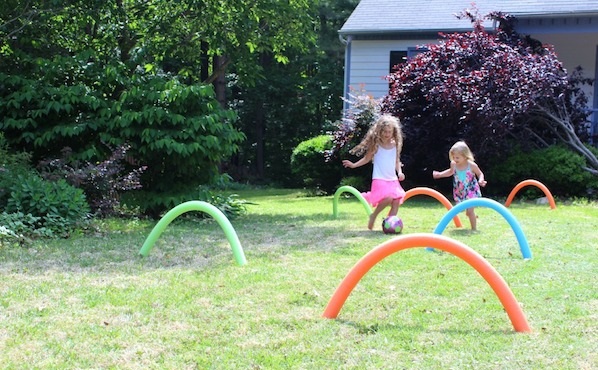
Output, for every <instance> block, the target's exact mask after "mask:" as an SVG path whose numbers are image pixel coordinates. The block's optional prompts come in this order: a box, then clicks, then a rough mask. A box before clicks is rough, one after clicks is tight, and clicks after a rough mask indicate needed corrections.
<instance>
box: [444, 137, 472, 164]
mask: <svg viewBox="0 0 598 370" xmlns="http://www.w3.org/2000/svg"><path fill="white" fill-rule="evenodd" d="M455 154H461V155H462V156H464V157H465V158H467V159H468V160H470V161H472V162H474V161H475V159H474V158H473V153H472V152H471V149H469V147H468V146H467V144H466V143H465V141H457V142H456V143H455V144H453V146H452V147H451V149H450V150H449V161H452V160H453V156H454V155H455Z"/></svg>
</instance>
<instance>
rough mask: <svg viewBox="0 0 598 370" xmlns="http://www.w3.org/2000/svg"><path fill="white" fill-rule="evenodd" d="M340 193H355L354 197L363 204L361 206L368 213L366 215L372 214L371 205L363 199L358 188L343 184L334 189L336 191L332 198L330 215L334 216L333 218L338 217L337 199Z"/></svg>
mask: <svg viewBox="0 0 598 370" xmlns="http://www.w3.org/2000/svg"><path fill="white" fill-rule="evenodd" d="M342 193H351V194H353V195H355V197H356V198H357V199H359V201H360V202H361V204H362V205H363V208H365V211H366V213H367V214H368V216H369V215H371V214H372V207H370V204H369V203H368V202H367V200H365V198H364V197H363V195H361V193H360V192H359V190H357V189H355V188H354V187H352V186H349V185H344V186H341V187H340V188H338V189H336V192H335V193H334V198H333V199H332V215H333V216H334V218H337V217H338V199H339V197H340V196H341V194H342Z"/></svg>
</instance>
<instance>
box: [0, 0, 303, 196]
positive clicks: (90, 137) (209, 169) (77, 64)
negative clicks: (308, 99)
mask: <svg viewBox="0 0 598 370" xmlns="http://www.w3.org/2000/svg"><path fill="white" fill-rule="evenodd" d="M310 6H311V2H309V1H293V2H289V3H285V2H272V1H267V0H257V1H254V0H252V1H248V0H231V1H226V2H206V1H199V0H183V1H157V0H156V1H141V0H109V1H99V0H96V1H75V0H73V1H35V0H32V1H18V0H9V2H7V3H5V4H4V5H2V6H0V13H1V14H0V25H1V26H0V42H1V43H2V47H1V48H0V58H1V59H0V70H1V71H2V72H1V73H0V85H1V86H2V87H3V88H2V90H1V91H0V95H1V96H0V98H1V99H2V100H1V103H0V116H1V117H3V118H2V119H1V120H0V130H2V131H4V132H5V133H6V137H7V139H8V140H9V141H10V143H11V145H12V146H13V147H15V148H18V149H24V150H27V151H31V152H32V153H33V154H34V158H35V159H36V160H39V159H41V158H45V157H48V156H54V157H55V156H57V154H58V153H59V151H60V150H61V149H62V147H64V146H67V145H68V146H70V147H71V148H72V149H73V152H74V153H75V154H76V155H79V156H80V158H81V159H85V160H92V159H95V160H101V159H102V156H106V155H107V154H108V153H102V148H105V147H106V146H105V145H103V144H109V145H112V146H116V145H121V144H123V143H128V144H130V145H131V150H130V152H129V153H130V154H131V155H132V156H134V157H135V158H136V160H137V162H138V163H139V164H140V165H147V166H148V168H147V171H145V172H144V175H143V177H144V178H143V182H144V186H145V187H146V188H149V189H153V190H156V191H165V190H172V189H173V183H174V184H177V183H179V184H180V183H183V184H191V183H204V182H209V181H211V180H212V179H214V177H215V175H216V174H217V173H218V169H219V166H220V163H221V162H222V161H223V160H225V159H226V158H228V157H230V156H231V155H232V154H233V153H235V151H236V150H237V149H238V145H239V144H240V143H241V142H242V141H243V139H244V135H243V134H242V133H240V132H239V131H238V129H236V128H235V127H234V123H235V121H236V119H237V117H236V114H235V113H234V112H233V111H232V110H230V109H226V108H223V107H224V106H225V104H224V103H225V101H224V100H223V99H222V96H221V95H222V93H221V87H222V86H223V85H222V76H224V73H225V71H226V69H227V68H229V69H231V70H234V73H235V75H234V80H235V81H238V82H237V83H243V84H245V85H246V86H251V85H252V84H254V83H255V81H256V80H258V79H260V78H261V76H263V68H261V65H260V63H259V61H260V59H259V57H260V56H261V55H264V54H268V55H270V56H271V57H272V58H273V60H274V61H276V62H288V61H289V59H288V57H287V56H286V55H285V53H286V52H287V51H288V50H290V49H293V50H295V52H296V51H297V50H301V49H302V48H304V43H306V40H307V41H309V40H310V39H313V37H314V31H313V30H314V25H313V19H312V18H311V13H309V12H308V11H307V10H309V7H310ZM219 81H220V82H219ZM212 82H213V83H214V85H213V86H215V87H211V86H210V85H211V84H212Z"/></svg>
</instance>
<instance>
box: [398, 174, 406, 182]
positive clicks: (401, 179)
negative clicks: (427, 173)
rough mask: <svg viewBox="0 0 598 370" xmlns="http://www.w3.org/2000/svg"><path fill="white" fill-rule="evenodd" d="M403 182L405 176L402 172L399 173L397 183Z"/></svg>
mask: <svg viewBox="0 0 598 370" xmlns="http://www.w3.org/2000/svg"><path fill="white" fill-rule="evenodd" d="M403 180H405V174H404V173H403V172H401V173H400V174H399V181H403Z"/></svg>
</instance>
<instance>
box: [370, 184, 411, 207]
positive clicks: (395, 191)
mask: <svg viewBox="0 0 598 370" xmlns="http://www.w3.org/2000/svg"><path fill="white" fill-rule="evenodd" d="M361 195H362V196H363V197H364V199H365V200H367V202H368V203H369V204H371V205H372V207H376V206H377V205H378V203H380V201H381V200H382V199H384V198H388V197H390V198H392V199H399V200H400V203H399V204H403V199H404V198H405V190H403V187H401V184H400V183H399V181H398V180H394V181H387V180H380V179H373V180H372V189H371V190H370V191H368V192H364V193H361Z"/></svg>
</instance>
